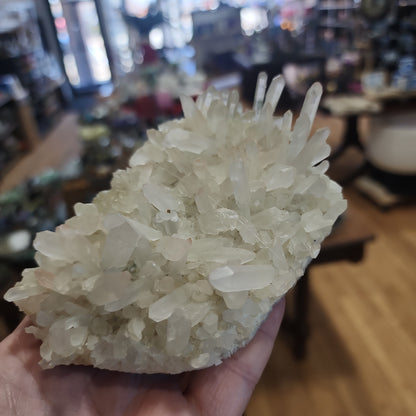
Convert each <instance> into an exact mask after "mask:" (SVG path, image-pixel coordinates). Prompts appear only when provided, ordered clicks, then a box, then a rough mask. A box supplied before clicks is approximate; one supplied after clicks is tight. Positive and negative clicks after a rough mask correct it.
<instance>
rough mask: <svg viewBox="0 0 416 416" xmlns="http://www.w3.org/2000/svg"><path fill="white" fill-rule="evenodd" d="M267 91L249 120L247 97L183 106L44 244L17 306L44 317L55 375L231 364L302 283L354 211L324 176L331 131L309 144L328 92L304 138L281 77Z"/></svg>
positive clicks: (219, 96)
mask: <svg viewBox="0 0 416 416" xmlns="http://www.w3.org/2000/svg"><path fill="white" fill-rule="evenodd" d="M265 83H266V80H265V76H264V75H263V74H262V75H261V76H260V77H259V81H258V88H257V92H256V97H255V103H254V108H253V110H251V111H246V112H244V111H243V110H242V106H241V104H240V103H239V98H238V94H237V93H236V92H235V91H232V92H216V91H214V90H210V89H209V90H207V91H206V92H205V93H204V94H202V95H201V96H199V97H198V99H197V100H196V102H194V101H193V100H192V99H191V98H188V97H182V107H183V112H184V118H183V119H180V120H173V121H168V122H165V123H163V124H162V125H160V127H159V129H158V130H151V131H149V132H148V141H147V142H146V143H145V144H144V145H143V146H142V147H141V148H140V149H138V150H137V151H136V152H135V153H134V154H133V156H132V158H131V160H130V167H129V168H128V169H127V170H120V171H117V172H115V173H114V177H113V180H112V183H111V189H110V190H108V191H104V192H101V193H99V194H98V195H97V196H96V198H95V199H94V201H93V202H92V203H91V204H81V203H78V204H76V205H75V212H76V215H75V216H74V217H72V218H70V219H68V220H67V221H66V222H65V224H63V225H61V226H59V227H58V228H57V229H56V231H55V232H50V231H45V232H41V233H39V234H38V235H37V237H36V239H35V242H34V246H35V248H36V250H37V254H36V261H37V263H38V264H39V267H36V268H33V269H27V270H25V271H24V273H23V279H22V281H21V282H19V283H17V285H16V286H15V287H14V288H12V289H10V290H9V291H8V292H7V294H6V296H5V298H6V299H7V300H9V301H13V302H15V303H16V304H17V305H18V306H19V308H20V309H22V310H23V311H24V312H25V313H26V314H28V315H29V316H30V317H31V319H32V322H33V325H32V326H30V327H29V328H28V332H31V333H33V334H34V336H35V337H37V338H39V339H40V340H42V345H41V347H40V353H41V356H42V360H41V362H40V364H41V366H42V367H44V368H51V367H54V366H56V365H59V364H71V363H75V364H87V365H93V366H95V367H99V368H106V369H113V370H121V371H127V372H136V373H155V372H164V373H179V372H182V371H187V370H193V369H199V368H203V367H207V366H211V365H215V364H219V363H220V362H221V361H222V360H223V359H224V358H226V357H228V356H230V354H232V353H233V352H234V351H235V350H236V349H238V348H240V347H241V346H243V345H245V344H247V342H248V341H249V340H250V339H251V338H252V337H253V335H254V334H255V332H256V329H257V328H258V326H259V325H260V323H261V322H262V321H263V319H264V318H265V317H266V315H267V314H268V312H269V311H270V309H271V307H272V306H273V304H274V303H275V302H276V301H277V300H278V299H280V298H281V297H282V296H283V295H284V294H285V293H286V292H287V291H288V290H289V289H290V288H291V287H292V286H293V285H294V284H295V282H296V280H297V279H298V278H299V277H300V276H302V274H303V273H304V270H305V267H306V266H307V264H308V262H309V261H310V259H311V258H314V257H316V256H317V255H318V252H319V249H320V244H321V242H322V240H323V239H324V238H325V237H326V236H327V235H328V234H329V233H330V231H331V227H332V225H333V224H334V222H335V220H336V219H337V217H338V216H339V215H340V214H341V213H342V212H343V211H344V210H345V208H346V201H345V200H344V199H343V197H342V193H341V188H340V187H339V186H338V185H337V184H336V183H334V182H333V181H331V180H330V179H329V178H328V177H327V176H326V175H325V172H326V170H327V168H328V162H327V161H324V159H325V158H326V157H327V156H328V155H329V152H330V149H329V146H328V145H327V144H326V139H327V137H328V134H329V131H328V129H321V130H318V131H317V132H316V133H315V134H314V135H313V136H312V137H311V138H310V139H309V140H308V136H309V133H310V129H311V125H312V121H313V119H314V117H315V113H316V111H317V107H318V103H319V100H320V96H321V92H322V89H321V86H320V85H319V84H314V85H313V86H312V87H311V88H310V90H309V91H308V93H307V95H306V98H305V102H304V105H303V108H302V110H301V113H300V116H299V117H298V119H297V121H296V123H295V124H294V126H293V129H292V114H291V112H286V113H285V114H284V115H283V116H282V117H274V116H273V113H274V111H275V107H276V104H277V102H278V100H279V97H280V94H281V92H282V89H283V87H284V83H283V80H282V78H281V77H277V78H275V79H274V80H273V81H272V83H271V86H270V88H269V89H268V91H267V94H266V91H265V89H266V88H265Z"/></svg>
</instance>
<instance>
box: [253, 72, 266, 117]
mask: <svg viewBox="0 0 416 416" xmlns="http://www.w3.org/2000/svg"><path fill="white" fill-rule="evenodd" d="M266 87H267V74H266V73H265V72H260V74H259V76H258V78H257V84H256V89H255V92H254V102H253V110H254V111H255V112H256V113H258V112H259V111H260V110H261V109H262V107H263V102H264V94H265V93H266Z"/></svg>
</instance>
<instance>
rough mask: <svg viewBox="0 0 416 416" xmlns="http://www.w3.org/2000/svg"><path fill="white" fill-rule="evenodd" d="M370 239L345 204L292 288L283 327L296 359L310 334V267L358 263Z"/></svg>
mask: <svg viewBox="0 0 416 416" xmlns="http://www.w3.org/2000/svg"><path fill="white" fill-rule="evenodd" d="M373 239H374V234H373V233H372V231H371V230H370V229H369V227H368V225H367V224H366V222H365V220H364V219H363V218H362V216H361V215H360V212H359V211H358V210H357V209H355V208H354V207H348V210H347V212H346V213H345V214H344V215H343V216H342V217H341V220H340V222H339V224H337V225H335V228H334V230H333V233H332V234H331V235H330V236H329V237H328V238H327V239H326V240H325V241H324V242H323V244H322V246H321V252H320V254H319V256H318V257H317V258H316V259H315V260H313V261H312V262H311V264H310V265H309V267H308V268H307V270H306V272H305V274H304V276H303V277H302V278H301V279H300V280H299V281H298V283H297V284H296V286H295V288H294V290H293V301H294V305H293V314H292V316H285V320H284V323H283V327H284V328H286V329H287V330H288V331H289V333H290V335H291V337H292V341H293V354H294V355H295V357H296V358H298V359H303V358H305V357H306V350H307V348H306V347H307V339H308V336H309V333H310V324H309V319H308V318H309V317H308V312H309V298H310V282H309V279H310V277H309V270H310V268H311V267H314V266H315V265H319V264H324V263H330V262H336V261H350V262H359V261H361V260H362V259H363V257H364V252H365V247H366V245H367V243H368V242H370V241H371V240H373Z"/></svg>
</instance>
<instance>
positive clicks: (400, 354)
mask: <svg viewBox="0 0 416 416" xmlns="http://www.w3.org/2000/svg"><path fill="white" fill-rule="evenodd" d="M319 125H330V126H331V127H332V134H331V140H332V142H333V143H336V142H337V141H339V137H340V136H341V134H342V123H341V121H340V120H339V119H333V118H331V119H330V118H328V117H325V116H320V117H318V126H317V127H319ZM59 131H60V130H59ZM53 136H56V137H55V138H49V139H48V140H46V141H45V142H44V144H43V146H42V147H41V148H40V150H41V153H42V157H43V158H44V159H45V160H44V161H43V162H42V165H46V166H49V165H54V164H55V163H57V160H58V164H59V163H61V162H60V159H59V158H57V155H56V154H55V155H54V156H53V154H54V153H55V152H57V153H59V152H58V150H60V153H61V157H62V156H63V155H65V156H68V153H71V152H72V150H73V149H72V147H71V146H70V143H71V140H69V138H68V135H67V134H54V135H53ZM61 141H62V144H59V143H60V142H61ZM56 143H58V144H59V146H58V145H56ZM67 146H70V147H71V149H72V150H71V152H70V151H69V150H68V149H67V148H66V147H67ZM74 149H75V148H74ZM76 150H77V149H75V151H76ZM46 156H47V157H46ZM52 156H53V160H49V159H50V158H51V157H52ZM46 159H47V160H46ZM36 160H39V158H36ZM24 162H25V163H23V164H21V165H20V166H19V167H17V168H16V171H15V172H11V173H12V175H10V178H9V179H10V181H9V182H7V183H3V184H2V185H3V186H2V188H3V189H5V188H10V187H11V186H13V185H15V184H16V182H18V181H19V180H21V179H22V178H24V177H26V176H27V175H28V174H29V173H28V172H29V170H32V169H33V167H34V165H36V163H35V160H33V159H32V157H30V158H29V159H28V160H25V161H24ZM29 167H30V168H31V169H29ZM36 170H37V169H36ZM346 196H347V198H348V200H349V203H350V204H353V205H354V206H355V207H357V208H358V209H359V210H360V211H361V213H362V214H363V215H364V216H365V218H366V219H367V221H368V225H369V227H371V228H372V229H373V231H374V233H375V234H376V239H375V240H374V242H372V243H370V244H369V246H368V249H367V253H366V257H365V259H364V261H363V262H362V263H359V264H347V263H337V264H332V265H322V266H315V267H314V268H313V269H312V271H311V276H310V277H311V286H312V299H311V308H310V320H311V323H312V331H311V337H310V340H309V344H308V347H309V349H308V355H307V358H306V359H305V360H304V361H302V362H298V361H295V360H294V358H293V357H292V354H291V352H290V349H289V346H288V342H287V340H286V336H285V334H284V333H283V332H282V333H281V334H280V335H279V338H278V341H277V343H276V347H275V349H274V352H273V354H272V356H271V359H270V361H269V364H268V366H267V368H266V370H265V372H264V376H263V378H262V379H261V382H260V383H259V384H258V387H257V389H256V391H255V393H254V395H253V397H252V399H251V402H250V404H249V406H248V408H247V416H276V415H277V416H278V415H284V416H300V415H308V416H318V415H319V416H343V415H345V416H361V415H363V416H411V415H416V307H415V303H416V302H415V298H416V206H415V205H408V206H403V207H396V208H394V209H393V210H391V211H388V212H382V211H380V210H379V209H377V208H376V207H375V206H374V205H372V204H371V203H370V202H368V201H367V200H366V199H364V198H362V197H360V196H359V195H358V194H357V193H356V192H355V191H354V190H353V189H347V190H346ZM1 332H2V331H1V325H0V336H1Z"/></svg>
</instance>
